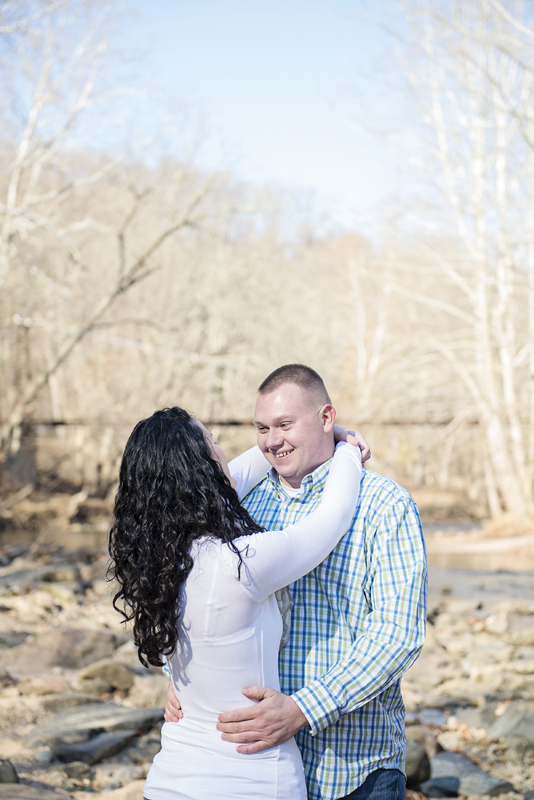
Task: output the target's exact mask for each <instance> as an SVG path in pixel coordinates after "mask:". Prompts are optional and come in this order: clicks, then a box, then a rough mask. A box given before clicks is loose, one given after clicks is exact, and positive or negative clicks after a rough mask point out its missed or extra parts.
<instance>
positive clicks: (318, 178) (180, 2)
mask: <svg viewBox="0 0 534 800" xmlns="http://www.w3.org/2000/svg"><path fill="white" fill-rule="evenodd" d="M128 7H129V8H131V9H132V10H133V11H134V15H133V18H132V21H131V27H130V31H129V33H128V42H129V43H131V44H135V43H137V44H140V45H141V46H142V47H143V49H144V51H145V59H144V62H143V70H144V73H145V74H144V78H145V79H146V81H147V82H148V83H149V85H150V86H151V95H152V97H153V98H155V97H159V98H160V99H161V101H162V102H163V100H164V101H165V103H169V104H170V105H174V106H175V107H179V106H180V105H188V106H189V107H190V108H191V109H192V110H193V115H198V116H203V117H204V118H205V119H206V122H207V127H208V129H209V141H208V143H207V144H206V146H205V147H204V149H203V155H202V158H203V160H204V162H205V163H206V165H208V166H218V165H219V164H221V163H224V162H226V163H229V164H230V165H232V167H233V168H234V169H235V171H236V172H237V174H238V175H239V176H240V177H242V178H244V179H245V180H248V181H252V182H255V183H260V184H262V183H270V184H276V185H279V186H283V187H288V188H291V189H297V190H299V191H302V192H303V193H304V194H306V193H311V194H313V195H315V196H316V197H317V200H318V202H319V205H320V206H322V207H324V208H325V209H327V211H328V212H329V213H330V214H331V215H332V216H333V217H334V218H335V219H336V220H338V221H340V222H342V223H343V224H345V225H347V226H348V227H352V228H357V229H360V230H361V229H362V227H365V226H368V225H372V224H373V220H374V219H376V214H377V209H379V208H380V207H381V206H383V205H384V204H386V203H387V201H388V199H389V198H390V197H391V196H392V195H399V194H402V193H403V174H402V173H403V164H402V159H401V158H400V157H399V156H398V155H395V153H394V152H393V151H391V150H390V149H389V147H388V145H387V142H385V141H383V140H382V139H380V138H379V137H377V136H376V135H375V134H374V133H372V132H370V131H368V130H365V128H364V126H362V124H361V121H362V120H363V119H368V118H369V116H370V115H371V116H373V117H374V118H376V119H377V120H378V125H379V126H384V125H387V121H388V120H389V119H391V118H392V117H394V116H395V114H398V107H397V106H398V100H397V98H396V97H395V96H394V95H393V94H390V93H388V92H387V91H385V90H381V91H379V90H378V89H377V85H376V83H374V82H373V80H372V76H373V66H372V59H374V58H375V57H377V58H378V59H380V54H381V53H382V51H383V49H384V47H385V46H387V44H386V40H385V36H384V34H383V33H382V31H381V28H380V25H379V23H378V21H377V20H380V19H383V17H384V15H385V14H386V12H387V7H386V6H385V5H382V0H368V2H365V0H268V2H267V0H131V1H130V2H129V3H128ZM370 78H371V79H370ZM371 127H373V125H371Z"/></svg>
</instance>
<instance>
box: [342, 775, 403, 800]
mask: <svg viewBox="0 0 534 800" xmlns="http://www.w3.org/2000/svg"><path fill="white" fill-rule="evenodd" d="M349 798H351V799H353V798H357V800H405V798H406V778H405V777H404V775H403V774H402V772H400V770H398V769H377V770H375V772H371V774H370V775H368V776H367V778H366V779H365V780H364V782H363V783H362V785H361V786H358V788H357V789H355V790H354V791H353V792H351V793H350V794H347V795H345V797H340V798H339V800H349Z"/></svg>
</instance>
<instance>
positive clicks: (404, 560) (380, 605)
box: [217, 499, 427, 753]
mask: <svg viewBox="0 0 534 800" xmlns="http://www.w3.org/2000/svg"><path fill="white" fill-rule="evenodd" d="M370 550H371V552H370V564H369V571H368V574H369V582H368V586H365V587H364V591H367V592H368V593H369V597H370V605H371V607H372V611H371V613H370V614H369V615H368V616H367V617H366V619H365V622H364V629H363V631H362V632H361V633H360V635H358V636H357V638H356V639H355V640H354V642H353V645H352V646H351V648H350V649H349V650H348V651H347V652H346V653H345V654H344V655H343V657H342V658H341V659H339V661H337V662H336V663H335V664H333V665H332V667H331V668H330V669H329V670H328V671H327V672H326V673H325V674H324V675H322V676H321V677H320V678H318V679H316V680H315V681H312V682H311V683H310V684H308V685H307V686H305V687H303V688H302V689H300V690H299V691H297V692H296V693H295V694H294V695H292V696H291V697H287V696H286V695H281V694H280V693H279V692H273V690H269V692H270V694H269V696H265V699H260V696H259V695H260V694H261V692H264V691H265V690H263V689H261V687H260V688H259V689H258V687H255V689H257V690H258V691H257V692H256V694H250V693H248V692H246V694H247V696H248V697H254V698H255V699H260V702H259V703H257V704H256V705H255V706H252V707H250V708H247V709H240V710H239V711H234V712H229V713H226V714H222V715H221V717H220V718H219V719H220V722H219V725H218V726H217V727H218V728H219V730H221V731H223V732H224V735H223V738H224V739H226V740H227V741H233V742H236V743H240V744H243V743H251V742H254V744H249V745H248V746H242V747H239V748H238V749H239V752H248V753H252V752H259V751H260V750H264V749H266V748H268V747H273V746H275V745H277V744H281V743H282V742H284V741H287V740H288V739H289V738H291V736H293V735H294V733H296V731H297V730H299V729H300V728H302V727H304V726H305V724H306V722H307V724H309V727H310V730H311V733H312V735H314V734H316V733H318V732H319V731H321V730H323V729H324V728H326V727H328V726H329V725H332V724H333V723H334V722H335V721H336V720H337V719H339V718H340V717H342V716H344V715H345V714H348V713H350V712H351V711H353V710H355V709H356V708H359V707H360V706H363V705H365V703H367V702H369V701H370V700H372V699H373V698H374V697H376V696H377V695H378V694H380V693H381V692H383V691H384V690H385V689H386V688H387V687H388V686H390V685H391V684H392V683H394V682H395V681H396V680H398V679H399V678H400V676H401V675H402V674H403V672H405V671H406V670H407V669H408V667H410V666H411V664H413V662H414V661H415V659H416V658H417V655H418V654H419V651H420V649H421V647H422V645H423V641H424V631H425V620H426V579H427V569H426V555H425V548H424V541H423V535H422V530H421V523H420V520H419V515H418V513H417V509H416V507H415V504H414V503H413V502H412V501H411V500H404V499H402V500H399V501H397V502H396V503H394V504H393V505H392V506H391V507H390V508H389V509H388V510H387V511H386V512H385V513H384V514H383V515H382V517H381V519H380V522H379V524H378V527H377V529H376V531H375V532H374V534H373V536H372V538H371V541H370ZM294 706H297V707H298V708H299V709H300V711H301V714H302V715H301V716H300V717H299V716H298V715H296V714H295V710H294ZM281 719H283V720H284V724H282V722H281ZM303 720H305V721H306V722H304V723H303ZM260 722H261V725H260ZM277 731H278V733H277Z"/></svg>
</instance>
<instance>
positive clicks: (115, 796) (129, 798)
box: [100, 780, 145, 800]
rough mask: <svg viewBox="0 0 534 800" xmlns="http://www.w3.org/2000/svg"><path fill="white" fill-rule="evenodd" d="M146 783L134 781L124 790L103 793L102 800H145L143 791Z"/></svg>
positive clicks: (124, 787)
mask: <svg viewBox="0 0 534 800" xmlns="http://www.w3.org/2000/svg"><path fill="white" fill-rule="evenodd" d="M144 788H145V781H144V780H142V781H134V782H133V783H130V784H129V785H128V786H123V787H122V789H115V790H114V791H111V792H103V793H102V794H101V795H100V800H143V790H144Z"/></svg>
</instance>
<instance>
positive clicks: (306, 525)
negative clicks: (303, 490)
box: [237, 442, 362, 602]
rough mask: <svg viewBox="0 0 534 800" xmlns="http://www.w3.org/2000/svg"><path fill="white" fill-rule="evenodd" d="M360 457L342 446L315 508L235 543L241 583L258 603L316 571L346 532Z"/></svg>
mask: <svg viewBox="0 0 534 800" xmlns="http://www.w3.org/2000/svg"><path fill="white" fill-rule="evenodd" d="M361 477H362V461H361V453H360V450H359V448H358V447H354V446H353V445H349V444H346V443H345V442H341V443H340V444H338V446H337V448H336V452H335V455H334V459H333V461H332V466H331V468H330V473H329V476H328V478H327V481H326V484H325V488H324V490H323V495H322V500H321V502H320V504H319V505H318V507H317V508H316V509H315V510H314V511H312V512H311V513H310V514H308V516H306V517H304V518H303V519H301V520H299V521H298V522H296V523H295V524H294V525H291V526H290V527H289V528H284V530H281V531H262V532H260V533H256V534H253V535H251V536H246V537H242V538H240V539H238V540H237V542H238V543H239V549H240V551H241V555H242V558H243V569H241V571H240V572H241V574H240V582H241V585H242V587H243V589H245V591H247V592H248V594H249V595H250V596H251V597H252V599H253V600H256V601H257V602H262V601H263V600H265V598H266V597H268V596H269V595H270V594H272V593H273V592H275V591H277V590H278V589H281V588H282V587H283V586H287V585H288V584H289V583H292V582H293V581H296V580H297V579H298V578H301V577H302V576H303V575H305V574H306V573H307V572H310V570H312V569H314V568H315V567H316V566H317V565H318V564H320V563H321V561H323V559H325V558H326V556H327V555H328V553H330V551H331V550H332V549H333V548H334V547H335V546H336V544H337V543H338V542H339V541H340V539H341V538H342V536H343V535H344V534H345V533H346V532H347V531H348V529H349V527H350V524H351V522H352V518H353V517H354V512H355V510H356V505H357V502H358V497H359V493H360V481H361Z"/></svg>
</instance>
